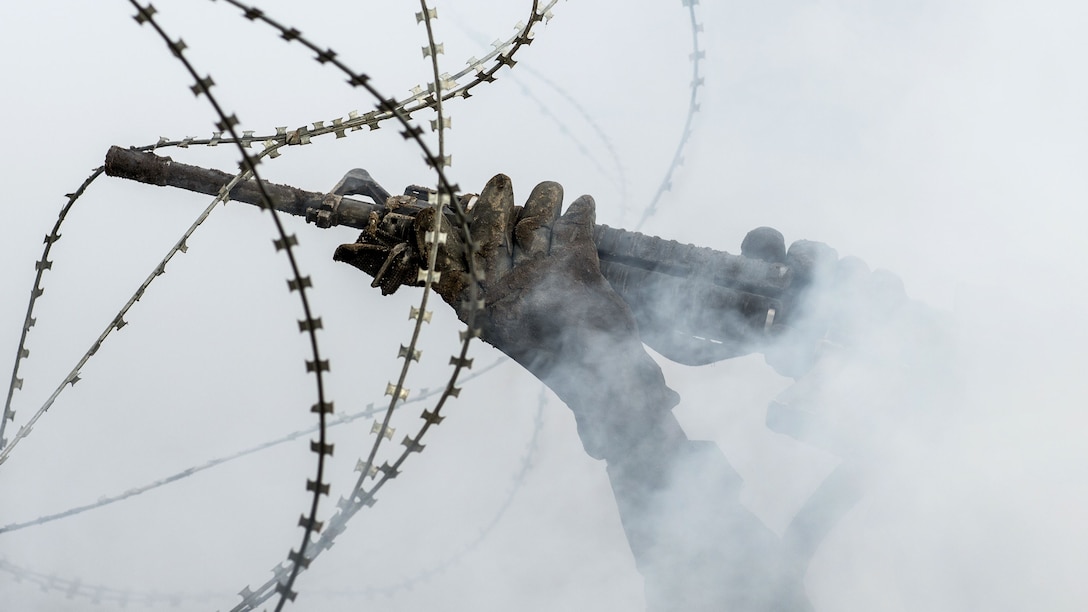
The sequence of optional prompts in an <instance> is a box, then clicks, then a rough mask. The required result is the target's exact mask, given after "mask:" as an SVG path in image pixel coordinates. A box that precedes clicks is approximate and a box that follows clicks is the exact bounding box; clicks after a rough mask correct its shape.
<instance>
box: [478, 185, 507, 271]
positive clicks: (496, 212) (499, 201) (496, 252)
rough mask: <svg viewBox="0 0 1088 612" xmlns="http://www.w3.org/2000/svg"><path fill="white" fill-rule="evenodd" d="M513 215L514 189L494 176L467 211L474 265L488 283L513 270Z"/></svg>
mask: <svg viewBox="0 0 1088 612" xmlns="http://www.w3.org/2000/svg"><path fill="white" fill-rule="evenodd" d="M513 213H514V188H513V186H512V185H511V184H510V177H508V176H506V175H505V174H496V175H495V176H494V177H492V178H491V180H490V181H488V182H487V185H485V186H484V190H483V191H482V192H481V193H480V197H479V199H477V200H476V204H475V205H474V206H473V207H472V210H470V211H469V231H470V232H471V234H472V239H473V240H474V241H476V265H477V266H479V268H480V269H482V270H483V272H484V274H485V275H486V277H487V278H488V279H490V280H496V279H498V278H501V277H502V276H503V275H504V274H506V273H507V272H509V271H510V269H511V268H512V267H513V240H512V239H511V236H510V234H511V230H512V223H511V221H512V218H513Z"/></svg>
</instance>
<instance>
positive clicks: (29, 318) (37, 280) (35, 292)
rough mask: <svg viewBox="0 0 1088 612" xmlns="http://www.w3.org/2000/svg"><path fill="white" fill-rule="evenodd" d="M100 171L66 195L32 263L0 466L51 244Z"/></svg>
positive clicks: (2, 419) (3, 419)
mask: <svg viewBox="0 0 1088 612" xmlns="http://www.w3.org/2000/svg"><path fill="white" fill-rule="evenodd" d="M103 172H104V168H103V167H102V166H99V167H98V168H95V169H94V170H93V171H92V172H91V175H90V176H88V177H87V178H86V179H84V181H83V184H81V185H80V186H79V188H78V189H76V190H75V191H73V192H72V193H69V194H67V195H66V196H65V197H67V198H68V201H67V202H65V204H64V206H63V207H61V209H60V213H59V214H58V215H57V221H56V222H55V223H54V224H53V230H52V231H51V232H49V233H48V234H46V236H45V248H44V249H43V250H42V258H41V259H39V260H38V261H36V262H34V269H35V270H36V271H37V274H36V275H35V277H34V284H33V285H31V288H30V299H29V300H28V302H27V305H26V316H25V317H24V319H23V329H22V332H21V333H20V335H19V345H18V347H17V348H16V351H15V364H14V365H13V366H12V369H11V381H10V382H9V383H8V396H7V399H6V400H5V401H4V413H3V415H0V451H5V454H0V464H3V463H4V461H5V460H6V459H7V453H10V452H11V451H6V448H5V447H6V446H7V440H6V439H5V438H4V428H5V426H6V425H7V423H8V421H14V420H15V410H14V409H13V408H12V405H11V403H12V399H13V398H14V395H15V391H16V389H22V388H23V379H21V378H19V367H20V366H21V365H22V362H23V360H24V359H26V358H27V357H30V349H28V348H27V347H26V341H27V335H28V334H29V333H30V328H32V327H34V325H35V324H36V323H37V319H36V318H35V317H34V306H35V305H36V304H37V303H38V298H40V297H41V296H42V294H43V293H45V288H44V287H43V286H42V280H43V277H44V275H45V271H46V270H51V269H52V268H53V262H52V261H50V259H49V254H50V253H51V252H52V250H53V244H54V243H56V242H57V241H58V240H60V236H61V234H60V229H61V226H62V225H64V220H65V218H66V217H67V216H68V212H69V211H70V210H71V209H72V206H74V205H75V203H76V201H77V200H79V198H80V197H81V196H82V195H83V193H84V192H85V191H87V188H88V187H90V186H91V184H92V183H94V181H95V180H96V179H98V177H100V176H102V173H103ZM29 433H30V430H29V429H28V430H26V432H25V433H24V432H22V431H20V432H19V435H18V437H20V438H22V437H25V436H26V435H27V434H29Z"/></svg>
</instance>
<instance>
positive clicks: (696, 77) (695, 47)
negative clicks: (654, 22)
mask: <svg viewBox="0 0 1088 612" xmlns="http://www.w3.org/2000/svg"><path fill="white" fill-rule="evenodd" d="M682 2H683V4H684V7H686V8H687V9H688V17H689V20H690V22H691V49H692V51H691V55H689V56H688V57H689V58H690V59H691V94H690V96H689V97H688V113H687V116H686V117H685V118H684V129H683V131H681V133H680V141H679V142H677V143H676V150H675V151H674V152H673V155H672V161H671V162H670V163H669V167H668V169H667V170H666V171H665V177H664V178H663V179H661V184H660V185H659V186H658V188H657V191H656V192H655V193H654V197H653V199H651V200H650V204H649V205H648V206H647V207H646V209H645V211H643V213H642V217H641V218H640V219H639V221H638V223H636V224H635V227H634V231H636V232H637V231H640V230H641V229H642V226H643V225H644V224H645V223H646V222H647V221H648V220H649V219H650V217H651V216H653V215H654V213H656V212H657V207H658V204H659V203H660V202H661V198H662V197H663V196H664V195H665V192H666V191H669V190H671V189H672V179H673V175H674V174H675V173H676V170H677V169H678V168H680V166H681V165H682V164H683V163H684V149H685V148H686V147H687V145H688V141H689V140H690V139H691V134H692V124H693V123H694V122H695V113H697V112H699V101H698V96H699V88H700V87H702V86H703V83H704V79H703V77H702V72H701V70H700V68H701V65H700V64H701V62H702V61H703V60H704V59H706V51H704V50H703V49H702V47H701V46H700V44H699V43H700V40H699V35H700V34H702V32H703V25H702V23H700V22H699V16H698V14H697V13H696V12H695V6H696V5H697V4H699V0H682Z"/></svg>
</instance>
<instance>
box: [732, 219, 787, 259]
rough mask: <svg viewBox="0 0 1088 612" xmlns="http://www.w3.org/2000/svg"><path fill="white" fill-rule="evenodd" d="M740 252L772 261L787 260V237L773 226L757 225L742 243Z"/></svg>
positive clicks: (747, 255)
mask: <svg viewBox="0 0 1088 612" xmlns="http://www.w3.org/2000/svg"><path fill="white" fill-rule="evenodd" d="M740 254H741V255H743V256H745V257H751V258H753V259H759V260H762V261H767V262H770V263H782V262H784V261H786V239H785V238H784V237H783V236H782V232H780V231H778V230H776V229H774V228H773V227H757V228H755V229H754V230H752V231H750V232H748V234H747V235H746V236H745V237H744V241H743V242H741V243H740Z"/></svg>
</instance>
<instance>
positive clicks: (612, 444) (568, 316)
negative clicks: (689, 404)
mask: <svg viewBox="0 0 1088 612" xmlns="http://www.w3.org/2000/svg"><path fill="white" fill-rule="evenodd" d="M562 200H563V189H562V187H561V186H560V185H559V184H557V183H541V184H539V185H537V186H536V188H535V189H534V190H533V192H532V194H531V195H530V196H529V199H528V201H527V202H526V203H525V205H524V206H523V207H516V206H515V205H514V194H513V188H512V186H511V184H510V179H509V178H508V177H506V176H504V175H501V174H500V175H497V176H495V177H494V178H492V179H491V180H490V181H488V183H487V186H486V187H484V190H483V192H482V193H481V194H480V195H479V198H478V199H477V200H476V202H475V204H474V205H473V206H472V208H471V209H470V210H469V213H468V216H469V224H468V225H469V228H468V229H469V233H470V235H471V237H472V240H473V242H474V243H475V244H476V252H475V253H474V254H473V257H474V258H475V264H476V269H477V270H478V271H480V272H481V273H482V278H481V280H480V289H481V296H480V297H482V299H483V310H482V312H480V313H479V314H478V315H477V317H476V324H477V326H478V327H479V328H480V332H481V337H482V338H483V340H484V341H486V342H488V343H489V344H491V345H493V346H495V347H496V348H498V349H499V350H501V351H502V352H504V353H506V354H507V355H509V356H510V357H511V358H513V359H514V360H515V361H517V362H518V363H520V364H521V365H522V366H524V367H525V368H526V369H528V370H529V371H530V372H532V373H533V374H534V375H535V376H536V377H537V378H539V379H540V380H541V381H543V382H544V383H545V384H547V385H548V386H549V387H550V388H551V389H552V390H553V391H555V393H556V395H558V396H559V398H560V399H561V400H562V401H563V402H564V403H566V404H567V406H569V407H570V408H571V410H572V411H573V412H574V415H575V418H576V421H577V424H578V433H579V435H580V436H581V439H582V443H583V445H584V446H585V449H586V452H587V453H589V454H590V455H591V456H593V457H595V458H598V459H610V460H611V459H615V458H619V457H623V456H627V455H629V454H630V453H635V452H644V451H648V452H660V451H661V448H646V447H645V445H646V444H651V445H653V446H659V445H662V444H665V445H668V444H673V443H674V442H675V443H679V441H681V440H683V439H684V435H683V432H682V431H681V430H680V427H679V424H677V422H676V420H675V418H674V417H673V416H672V413H671V409H672V407H673V406H675V405H676V403H677V402H678V401H679V397H678V396H677V395H676V393H675V392H674V391H672V389H669V388H668V387H667V386H666V385H665V381H664V377H663V376H662V374H661V369H660V368H659V367H658V365H657V364H656V363H655V362H654V361H653V359H652V358H651V357H650V356H649V355H648V354H647V353H646V351H645V349H644V348H643V346H642V342H641V340H640V338H639V335H638V328H637V326H636V324H635V320H634V317H633V316H632V314H631V312H630V310H629V309H628V307H627V305H626V304H625V303H624V302H623V300H622V299H620V297H619V296H618V295H617V294H616V293H615V292H614V291H613V290H612V288H611V286H610V285H609V284H608V282H607V281H606V280H605V279H604V277H603V276H601V273H600V262H599V260H598V258H597V248H596V245H595V244H594V242H593V227H594V219H595V207H594V202H593V199H592V198H590V197H589V196H583V197H581V198H578V199H577V200H575V201H574V202H573V203H572V204H571V205H570V207H569V208H568V210H567V212H566V213H565V214H562V215H560V210H561V206H562ZM435 214H436V213H435V211H434V210H433V209H427V210H425V211H423V212H421V213H420V214H419V215H418V216H417V218H416V220H415V224H414V234H415V235H414V241H412V242H411V243H410V244H405V245H403V246H400V245H397V246H393V247H391V248H390V247H387V246H384V245H383V243H382V242H381V240H379V238H380V237H378V236H375V235H373V234H372V233H369V232H363V234H362V235H361V236H360V238H359V241H358V242H356V243H355V244H347V245H342V246H341V247H339V248H338V249H337V250H336V253H335V255H334V259H336V260H337V261H344V262H347V263H350V264H352V265H354V266H356V267H358V268H360V269H361V270H363V271H365V272H367V273H368V274H371V275H375V274H377V273H378V272H379V271H381V270H383V267H384V270H385V272H386V274H389V270H391V269H393V268H394V267H398V266H406V267H407V268H409V269H412V270H413V272H412V274H410V275H409V274H405V273H399V272H397V273H393V274H392V275H391V276H389V278H388V279H385V280H382V282H381V283H379V284H381V286H382V289H383V291H385V292H387V293H388V292H391V291H393V290H395V289H396V282H393V281H396V280H398V279H399V281H400V282H402V283H404V284H408V282H409V281H408V280H407V279H410V281H411V282H414V279H415V273H414V270H415V269H419V262H420V261H421V259H420V257H421V256H422V254H425V253H427V252H428V249H429V248H430V247H429V245H428V243H427V242H428V240H427V238H428V235H429V232H430V231H431V230H432V228H433V223H434V215H435ZM441 227H442V231H443V232H444V233H446V239H445V242H444V243H441V244H439V246H438V256H437V263H436V269H437V270H438V271H440V272H441V277H440V278H439V282H437V283H435V284H434V285H433V287H434V288H435V290H436V291H437V292H438V293H439V294H440V295H441V296H442V298H443V299H444V300H445V301H446V302H447V303H448V304H450V305H451V306H452V307H453V308H454V310H455V311H456V312H457V315H458V317H459V318H460V319H461V320H462V321H464V320H466V318H467V316H468V313H469V302H468V297H469V295H468V294H469V283H468V274H467V272H466V270H467V267H466V265H465V258H464V254H465V248H464V242H463V240H462V238H461V236H460V232H459V231H458V230H457V229H455V228H453V227H451V226H450V224H449V222H448V221H447V220H446V219H445V218H443V219H442V220H441ZM390 257H392V258H393V260H392V263H390V262H391V260H390ZM390 279H391V280H390Z"/></svg>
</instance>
